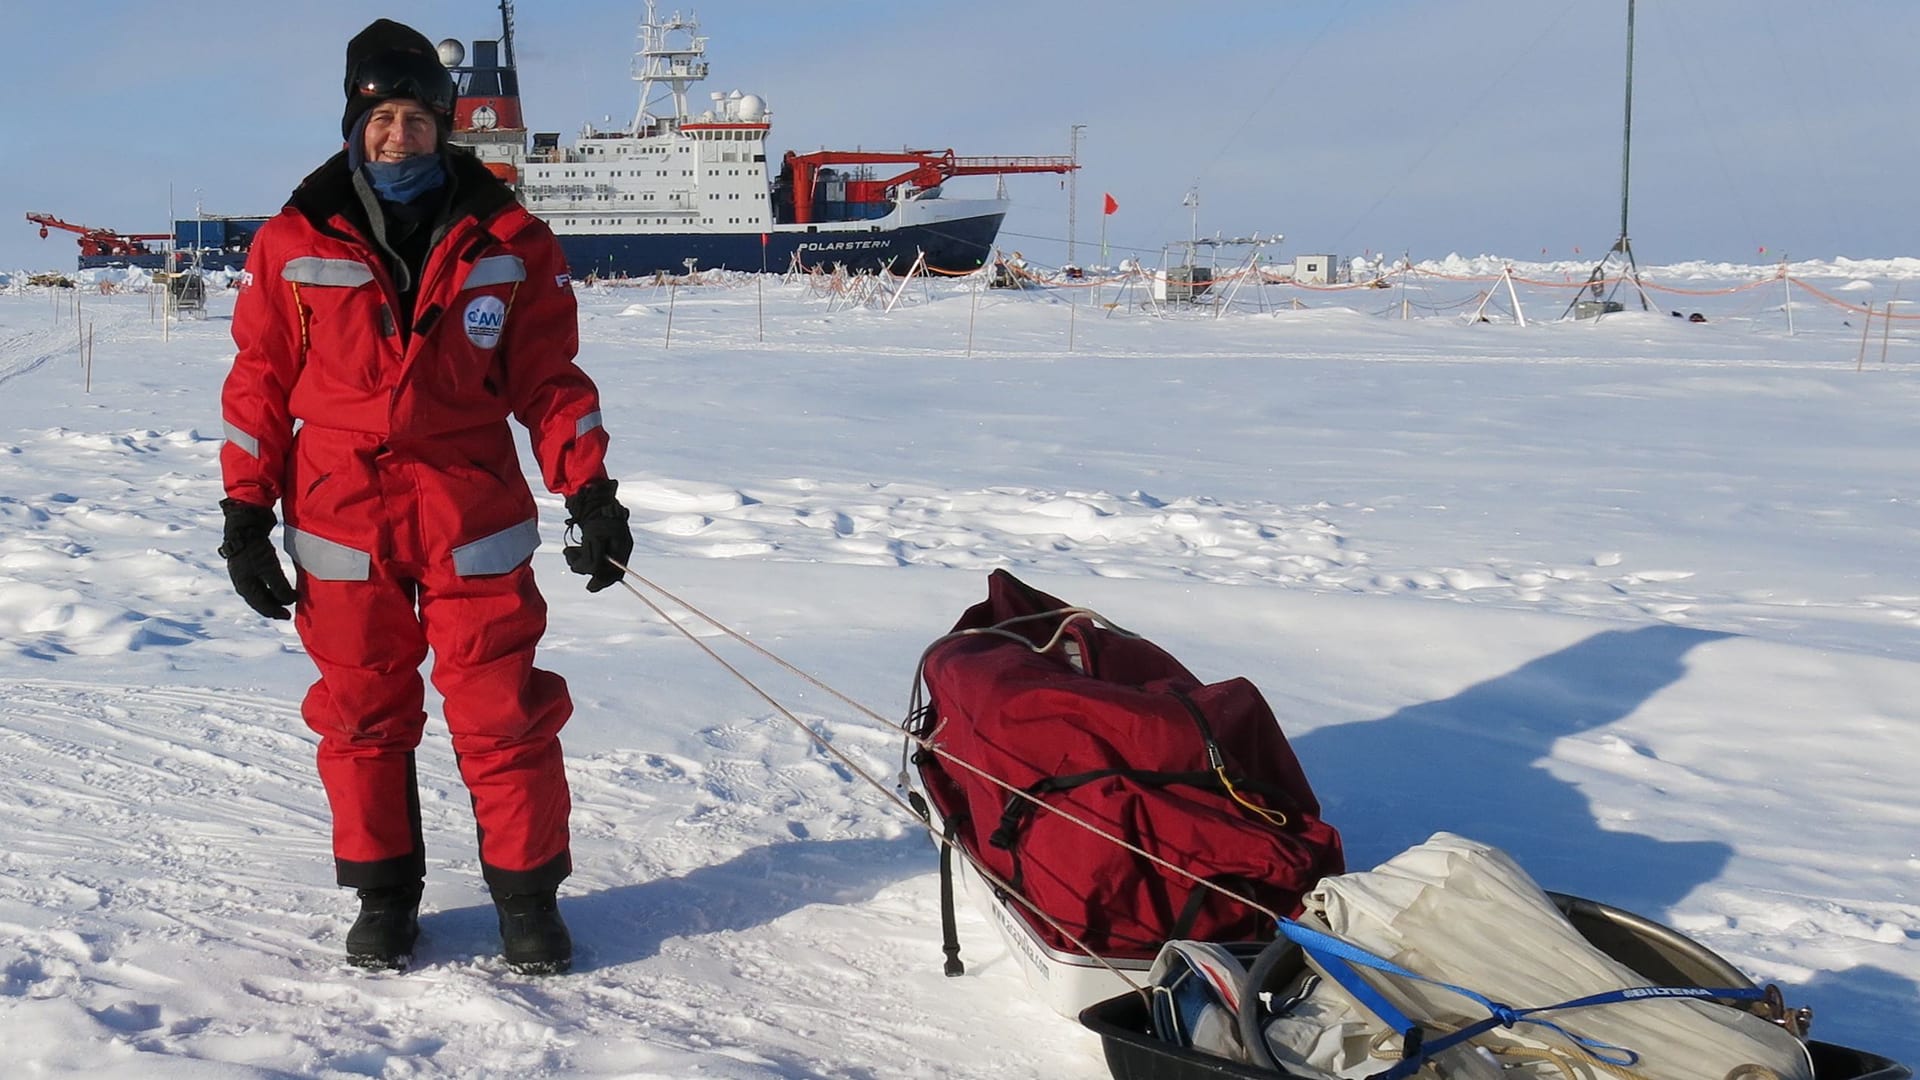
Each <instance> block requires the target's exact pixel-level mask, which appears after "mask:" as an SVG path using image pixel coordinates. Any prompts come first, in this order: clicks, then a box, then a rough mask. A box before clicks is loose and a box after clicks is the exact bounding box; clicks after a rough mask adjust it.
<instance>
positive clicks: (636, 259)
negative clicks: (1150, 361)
mask: <svg viewBox="0 0 1920 1080" xmlns="http://www.w3.org/2000/svg"><path fill="white" fill-rule="evenodd" d="M500 15H501V36H500V39H499V40H497V41H476V42H474V43H473V50H472V54H471V56H470V57H469V55H468V52H467V49H466V47H465V46H464V45H462V44H461V43H460V42H459V41H457V40H454V39H451V38H449V39H447V40H445V41H443V42H441V43H440V57H441V60H442V61H443V62H444V63H446V65H447V66H448V67H449V68H450V69H452V71H453V73H454V78H455V83H456V85H457V86H458V87H459V91H460V96H459V100H458V102H457V103H456V105H455V108H454V132H453V137H452V141H454V142H456V143H459V144H462V145H464V146H466V147H468V148H469V149H471V150H472V151H473V152H474V153H475V154H476V155H478V156H479V157H480V159H481V160H482V161H483V162H485V163H486V164H487V166H488V168H489V169H491V170H492V171H493V172H494V173H495V174H496V175H498V176H500V177H501V178H502V179H504V180H506V181H508V182H509V183H511V184H513V185H515V187H516V189H517V190H518V192H519V194H520V200H521V202H523V203H525V204H526V207H527V209H529V210H531V211H532V212H533V213H534V214H535V215H536V216H538V217H540V218H541V219H542V220H544V221H546V222H547V224H548V225H550V226H551V227H552V228H553V231H554V234H555V235H556V236H558V237H559V239H560V246H561V247H562V249H563V250H565V251H566V254H567V261H568V263H569V268H570V270H571V271H572V273H573V275H574V276H575V277H577V278H585V277H589V276H612V277H619V276H650V275H653V274H657V273H662V272H665V273H675V274H678V273H685V272H687V270H689V269H700V270H708V269H731V270H772V271H785V270H788V269H790V268H793V267H795V266H798V267H801V268H807V269H810V268H814V267H819V266H831V265H836V264H837V265H843V266H846V267H847V268H849V269H856V270H858V269H877V268H890V269H893V270H895V271H904V270H906V269H908V268H909V267H910V266H912V265H913V264H914V263H915V262H916V261H918V260H919V259H921V258H922V257H924V258H925V260H926V264H927V265H928V266H930V267H932V268H934V269H937V270H947V271H966V270H974V269H978V268H979V267H980V266H981V265H982V264H984V263H985V262H986V260H987V258H988V256H989V255H990V254H991V253H992V250H993V243H994V238H995V237H996V236H997V235H998V234H999V231H1000V222H1001V219H1002V218H1004V217H1005V215H1006V212H1007V208H1008V205H1009V204H1008V201H1007V198H1006V196H1005V193H1004V189H1002V190H999V191H996V192H995V194H994V195H993V197H990V198H960V197H954V196H952V195H950V194H948V192H947V190H946V185H947V183H948V181H950V180H952V179H954V178H956V177H964V176H1002V177H1003V176H1005V175H1007V174H1009V173H1065V172H1069V171H1071V170H1073V169H1074V168H1076V167H1077V166H1076V165H1075V164H1074V162H1073V159H1072V158H1070V157H1065V156H1042V157H962V156H958V155H956V154H954V153H953V151H951V150H940V151H935V150H911V149H908V150H900V151H897V152H873V151H858V150H850V151H839V150H820V151H815V152H813V153H807V154H798V153H794V152H792V151H788V152H787V153H786V154H785V155H784V156H783V157H781V159H780V164H779V168H778V170H777V171H775V170H773V169H770V168H769V164H768V160H767V134H768V132H769V131H770V130H771V126H772V124H771V122H772V116H773V113H772V110H771V109H769V108H768V106H767V103H766V101H765V99H763V98H761V97H760V96H758V95H756V94H744V93H741V92H740V91H738V90H735V91H732V92H731V93H723V92H718V91H716V92H712V93H710V94H709V95H708V105H707V107H706V108H705V109H703V110H702V111H700V112H699V113H698V114H696V113H694V112H693V111H692V110H691V108H690V106H689V105H688V91H689V89H690V88H692V87H693V86H694V85H695V84H697V83H700V82H702V81H704V80H705V79H706V77H707V60H706V48H707V39H706V38H705V37H703V36H701V35H700V33H699V24H698V22H697V21H695V20H694V19H693V18H690V17H688V18H683V17H682V16H681V15H680V14H679V13H678V12H675V13H674V14H673V15H671V16H662V15H661V14H659V13H658V12H657V11H656V9H655V5H654V0H646V15H645V19H644V21H643V22H642V23H641V24H640V35H639V36H640V48H639V50H638V52H636V53H635V62H634V76H633V77H634V79H635V80H636V81H638V82H639V83H640V94H639V107H638V109H637V110H636V112H635V114H634V118H633V121H632V123H631V124H629V125H627V126H624V127H620V128H616V129H611V130H601V129H598V128H595V127H593V126H591V125H589V126H587V127H585V128H583V129H582V131H581V132H580V135H579V137H578V138H577V139H576V140H575V141H574V142H573V144H572V145H562V144H561V142H560V137H559V136H558V135H557V134H553V133H545V132H537V133H532V134H531V136H529V132H528V130H527V127H526V125H525V122H524V120H523V118H522V114H521V108H520V90H519V75H518V72H517V70H516V68H515V66H514V60H513V32H514V20H513V4H512V0H501V3H500ZM469 61H470V62H469Z"/></svg>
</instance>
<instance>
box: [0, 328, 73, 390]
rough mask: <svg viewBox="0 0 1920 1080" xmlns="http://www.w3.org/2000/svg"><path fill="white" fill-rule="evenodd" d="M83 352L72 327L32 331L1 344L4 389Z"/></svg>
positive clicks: (0, 364) (0, 355)
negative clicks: (71, 355) (61, 360)
mask: <svg viewBox="0 0 1920 1080" xmlns="http://www.w3.org/2000/svg"><path fill="white" fill-rule="evenodd" d="M78 348H79V345H78V343H77V338H76V336H75V334H74V332H73V330H72V328H71V327H70V326H62V327H58V328H54V329H47V330H30V331H28V332H26V333H24V334H17V335H15V336H13V337H9V338H7V339H6V340H5V341H0V386H5V385H6V384H7V383H8V382H10V381H11V380H13V379H16V378H18V377H20V376H22V375H27V374H31V373H32V372H34V371H38V370H39V369H40V368H42V367H45V366H46V364H47V361H49V360H54V359H57V358H59V357H61V356H65V355H67V354H68V353H71V352H73V351H75V350H76V349H78Z"/></svg>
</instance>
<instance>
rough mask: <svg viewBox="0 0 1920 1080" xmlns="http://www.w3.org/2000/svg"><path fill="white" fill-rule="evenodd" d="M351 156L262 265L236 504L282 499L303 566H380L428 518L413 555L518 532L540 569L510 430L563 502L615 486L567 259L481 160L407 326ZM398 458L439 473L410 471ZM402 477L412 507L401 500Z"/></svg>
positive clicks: (233, 442) (459, 186) (253, 285)
mask: <svg viewBox="0 0 1920 1080" xmlns="http://www.w3.org/2000/svg"><path fill="white" fill-rule="evenodd" d="M344 158H345V155H344V154H342V155H338V156H336V157H335V158H334V159H333V160H332V161H329V162H328V163H327V164H326V165H323V166H322V167H321V168H320V169H319V170H317V171H316V172H315V173H314V174H313V175H312V176H310V177H308V178H307V180H306V181H305V182H303V183H302V184H301V186H300V188H299V190H297V191H296V192H295V193H294V196H293V198H292V199H291V200H290V201H289V202H288V204H287V207H286V209H284V210H282V211H281V212H280V214H279V215H278V216H276V217H275V218H274V219H273V220H272V221H269V222H268V223H267V224H266V225H265V226H264V227H262V228H261V230H260V232H259V234H258V235H257V236H256V238H255V239H254V242H253V247H252V251H251V253H250V254H249V256H248V259H247V270H246V273H245V275H244V276H243V277H242V279H241V290H240V296H239V299H238V301H237V302H236V304H235V307H234V316H233V338H234V342H235V344H236V345H238V346H239V352H238V354H237V355H236V356H235V358H234V362H233V369H232V371H231V372H230V373H229V374H228V376H227V380H226V385H225V388H224V390H223V392H222V395H221V405H222V411H223V413H224V419H225V421H226V431H227V443H226V445H225V446H223V447H222V448H221V451H220V464H221V471H222V473H223V475H224V477H225V482H226V491H227V494H228V495H229V496H230V497H232V498H235V499H239V500H242V501H244V502H250V503H255V504H259V505H263V506H272V505H273V504H274V503H275V502H276V501H279V502H282V503H283V504H284V507H285V511H286V523H287V525H288V527H289V534H288V537H289V548H290V550H292V551H293V554H294V558H295V561H296V562H297V563H300V564H301V565H302V566H303V567H306V566H307V563H308V561H307V560H303V559H302V557H301V556H302V551H301V549H300V546H299V545H300V542H301V541H302V539H303V536H302V534H307V535H311V536H317V537H318V538H319V541H320V543H321V546H329V545H345V546H346V547H348V548H349V549H351V550H352V551H353V552H356V553H359V554H361V555H367V554H378V552H377V551H376V550H375V548H376V546H377V545H376V541H377V540H378V538H379V536H380V532H379V530H381V529H392V528H394V527H396V522H395V520H394V519H395V518H396V517H397V516H398V515H399V514H400V513H401V512H402V508H403V507H404V508H405V509H407V510H417V512H418V513H419V515H420V516H421V518H423V519H426V520H427V522H428V523H427V524H423V525H417V526H409V528H411V529H414V530H415V532H414V533H409V534H408V536H409V539H410V540H415V539H417V540H418V541H419V544H418V545H414V544H412V543H409V544H408V546H409V547H410V548H412V549H414V550H424V551H426V552H427V553H428V555H429V557H433V556H436V555H444V554H445V553H446V552H447V551H448V550H449V549H451V548H457V547H460V546H461V545H471V544H473V543H475V542H477V541H482V540H485V539H486V538H488V537H492V536H495V534H497V533H500V532H501V531H502V530H512V531H514V532H515V535H516V536H518V537H519V538H520V540H525V539H527V537H528V534H529V532H530V531H531V533H532V534H533V535H532V543H531V544H528V545H527V546H526V553H529V554H530V553H531V551H532V545H533V544H537V542H538V538H537V524H535V525H529V524H528V522H529V521H530V520H531V519H532V518H533V505H532V495H531V493H530V492H529V491H528V490H527V487H526V484H525V481H524V480H523V479H522V478H521V474H520V467H519V463H518V456H517V454H516V452H515V450H514V446H513V441H512V438H511V435H510V433H509V432H508V429H507V427H506V424H505V420H506V418H507V417H508V416H509V415H512V416H513V417H515V418H517V419H518V420H519V421H520V422H521V423H522V424H524V425H525V426H526V428H527V429H528V431H529V432H530V434H531V442H532V446H533V451H534V456H535V457H536V458H537V459H538V462H539V465H540V470H541V474H542V476H543V478H544V479H545V481H546V486H547V487H548V489H550V490H552V491H555V492H558V493H560V494H562V495H571V494H573V493H574V492H576V491H578V490H579V489H580V487H581V486H582V485H584V484H587V483H589V482H591V481H595V480H599V479H602V478H604V477H605V476H606V471H605V467H604V464H603V460H604V457H605V454H606V447H607V437H606V432H605V429H604V428H603V427H602V426H601V423H600V403H599V395H598V392H597V391H596V390H595V388H594V385H593V382H592V380H590V379H589V378H588V377H587V375H586V373H585V372H583V371H581V370H580V369H579V368H578V367H577V366H575V364H574V362H573V358H574V354H575V353H576V351H577V350H578V347H579V332H578V327H577V325H576V320H575V309H574V298H573V291H572V288H571V285H570V282H569V277H568V274H567V267H566V263H565V260H564V258H563V256H562V254H561V251H560V247H559V244H558V243H557V242H556V241H555V240H554V237H553V233H552V232H551V231H550V230H549V229H548V228H547V226H546V224H545V223H544V222H541V221H540V220H538V219H537V218H535V217H533V216H532V215H531V214H529V213H528V212H527V211H526V210H525V209H524V208H523V207H521V206H520V204H519V203H517V202H515V201H514V200H513V196H512V193H511V192H510V191H509V190H508V189H507V188H506V187H505V186H504V185H502V184H500V183H499V182H498V181H497V180H495V179H493V178H492V177H491V176H490V175H488V174H487V173H486V171H485V170H484V169H483V168H481V167H480V166H479V164H478V163H477V162H475V161H474V160H473V159H472V158H471V157H470V156H468V155H465V154H462V153H458V152H456V153H454V154H452V155H450V162H451V174H452V178H453V182H454V185H455V186H454V192H455V195H454V205H453V207H452V208H451V209H450V211H449V214H448V216H447V218H446V222H445V225H444V227H443V230H442V232H441V234H440V235H439V238H438V240H437V242H435V243H434V244H433V245H432V248H431V250H430V251H429V253H428V255H427V258H426V261H425V265H424V268H423V271H422V273H421V275H420V281H419V283H418V285H417V288H416V291H415V296H414V307H413V316H412V319H411V325H410V326H401V325H399V318H398V315H397V313H398V312H399V311H400V294H399V292H398V290H397V289H396V287H395V284H394V281H393V278H392V275H391V274H389V272H388V270H387V268H386V266H385V265H384V263H383V261H382V259H381V258H380V257H379V255H378V254H376V252H375V250H374V248H373V246H372V244H371V242H370V241H369V239H368V238H367V232H368V230H367V229H366V227H365V226H364V225H363V224H361V223H362V222H364V221H365V211H364V210H361V209H359V206H358V197H357V196H356V195H355V193H354V190H353V187H352V181H351V174H350V173H349V172H348V171H347V168H346V165H345V160H344ZM296 424H299V425H302V426H301V427H300V429H299V430H300V435H299V438H298V440H296V438H295V429H296ZM296 442H298V443H299V444H300V447H299V448H298V449H296ZM396 459H398V460H401V461H410V462H413V463H416V464H419V465H424V466H426V468H423V469H410V470H407V471H405V472H404V473H403V472H398V471H395V470H394V469H393V468H392V466H393V464H394V462H395V460H396ZM402 475H404V476H405V477H407V478H408V480H407V482H408V483H409V484H410V485H412V486H411V487H410V488H409V491H408V493H407V495H408V497H407V498H406V499H404V500H402V499H397V498H396V497H395V495H394V493H393V491H392V488H393V484H394V482H395V481H394V477H395V476H402ZM415 499H417V500H418V501H417V503H415V502H414V500H415ZM416 533H417V535H416ZM516 543H517V541H516ZM310 550H315V551H317V550H319V548H311V549H310ZM523 557H524V556H523ZM350 561H351V560H350ZM494 561H498V560H497V559H495V560H494ZM460 572H462V573H466V572H499V571H498V570H490V571H479V570H474V571H460Z"/></svg>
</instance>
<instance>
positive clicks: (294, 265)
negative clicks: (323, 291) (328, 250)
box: [280, 255, 373, 288]
mask: <svg viewBox="0 0 1920 1080" xmlns="http://www.w3.org/2000/svg"><path fill="white" fill-rule="evenodd" d="M280 276H281V277H282V278H283V279H285V280H287V281H291V282H294V283H295V284H297V285H344V286H346V287H348V288H352V287H353V286H355V285H365V284H366V283H367V282H369V281H372V280H373V268H372V267H370V266H368V265H367V264H366V263H363V262H358V261H356V260H353V259H322V258H320V257H319V256H317V255H304V256H302V257H300V258H298V259H292V260H289V261H288V262H287V265H286V266H285V267H283V268H282V269H281V271H280Z"/></svg>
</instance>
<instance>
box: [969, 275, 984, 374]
mask: <svg viewBox="0 0 1920 1080" xmlns="http://www.w3.org/2000/svg"><path fill="white" fill-rule="evenodd" d="M985 285H986V279H985V278H984V277H982V278H981V279H980V280H979V281H977V282H975V283H974V285H973V307H972V309H970V310H969V311H968V312H967V355H968V356H972V355H973V321H974V319H975V317H977V316H978V315H979V314H980V290H981V289H982V288H984V287H985Z"/></svg>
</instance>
